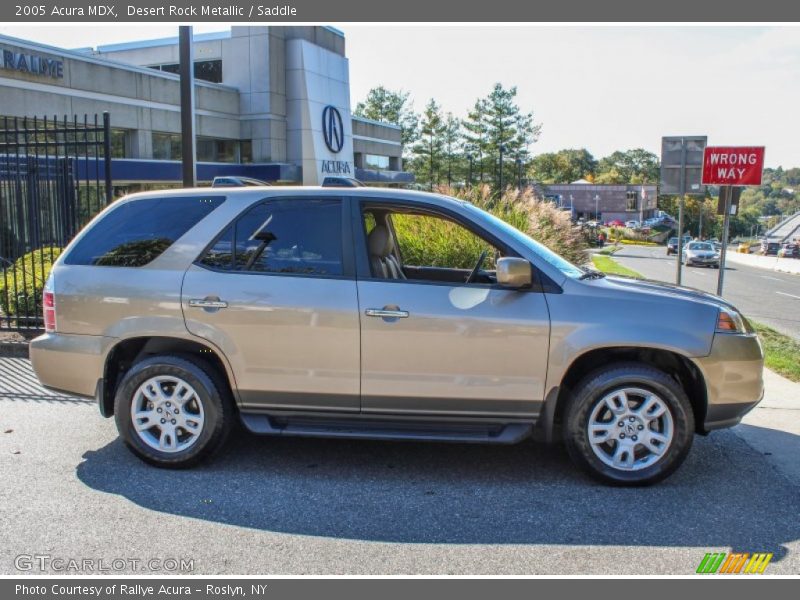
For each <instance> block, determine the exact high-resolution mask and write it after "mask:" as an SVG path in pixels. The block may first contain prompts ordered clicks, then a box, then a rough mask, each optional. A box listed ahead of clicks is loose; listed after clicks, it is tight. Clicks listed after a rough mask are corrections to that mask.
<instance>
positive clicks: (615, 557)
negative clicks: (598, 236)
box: [0, 358, 800, 575]
mask: <svg viewBox="0 0 800 600" xmlns="http://www.w3.org/2000/svg"><path fill="white" fill-rule="evenodd" d="M785 385H787V386H789V387H788V389H789V390H794V389H795V388H794V387H793V386H794V384H789V383H786V384H785ZM779 395H781V396H786V395H791V392H790V393H789V394H779ZM778 400H779V402H787V401H786V400H781V399H778ZM789 402H790V405H789V406H788V408H789V409H791V410H793V411H794V413H795V414H796V410H794V409H795V408H797V407H796V406H795V405H796V404H797V402H796V399H793V400H792V401H789ZM765 403H766V401H765ZM767 404H768V403H767ZM781 406H782V405H781V404H780V403H777V404H775V405H774V407H773V408H769V405H768V406H767V407H765V408H764V409H760V408H759V409H756V411H753V413H751V415H754V414H757V413H758V412H760V411H762V410H763V411H776V412H774V415H775V416H774V417H773V418H774V420H776V421H778V422H779V423H778V425H776V426H778V427H779V426H780V422H786V421H787V420H789V419H787V418H785V417H779V416H778V415H779V414H780V413H778V412H777V411H778V410H779V409H780V408H781ZM748 417H750V415H748ZM794 421H795V422H796V419H794ZM770 427H771V426H769V425H768V426H763V425H761V424H760V423H759V422H758V421H754V422H752V423H751V424H748V425H741V426H739V427H737V428H735V429H733V430H726V431H719V432H716V433H714V434H712V435H710V436H708V437H700V436H698V437H696V438H695V442H694V447H693V449H692V451H691V453H690V455H689V458H688V459H687V461H686V463H685V464H684V465H683V466H682V467H681V469H680V470H679V471H678V472H677V473H676V474H675V475H673V476H672V477H670V478H669V479H668V480H666V481H664V482H662V483H661V484H659V485H657V486H654V487H650V488H643V489H621V488H612V487H605V486H603V485H600V484H598V483H596V482H594V481H592V480H590V479H588V478H586V477H585V476H583V475H582V474H580V473H579V472H577V471H576V470H575V468H574V467H573V466H572V464H571V463H570V462H569V460H568V458H567V456H566V454H565V452H564V450H563V449H562V448H561V447H559V446H556V447H544V446H540V445H536V444H534V443H528V442H526V443H523V444H520V445H516V446H503V447H499V446H480V445H464V444H434V443H427V444H426V443H388V442H373V441H345V440H314V439H301V438H295V439H291V438H285V439H280V438H268V437H256V436H253V435H249V434H246V433H238V434H237V435H235V436H234V439H233V440H232V441H231V443H229V444H228V445H227V446H226V447H225V448H224V449H223V451H222V453H221V454H220V455H219V456H218V457H216V458H215V459H214V460H213V461H212V462H210V463H208V464H205V465H202V466H201V467H199V468H196V469H193V470H188V471H169V470H162V469H155V468H152V467H148V466H146V465H144V464H143V463H142V462H140V461H139V460H137V459H136V458H134V457H133V456H132V455H131V454H130V453H129V452H128V451H127V450H126V449H125V448H124V446H123V445H122V443H121V442H120V441H119V440H118V439H117V434H116V430H115V428H114V423H113V420H106V419H102V418H101V417H100V416H99V415H98V413H97V409H96V407H95V406H94V404H93V403H92V402H91V401H84V400H77V399H73V398H70V397H66V396H56V395H53V394H50V393H48V392H46V391H44V390H42V389H41V388H37V386H36V384H35V382H34V379H33V375H32V373H31V371H30V365H29V363H28V361H27V360H23V359H9V358H5V359H3V358H0V481H2V482H3V484H2V485H1V486H0V506H2V510H1V511H0V535H2V544H0V573H5V574H14V573H16V574H19V571H17V570H16V569H15V558H16V557H18V556H20V555H32V554H39V555H49V556H51V557H54V558H62V559H70V558H73V559H83V558H89V559H94V560H98V559H104V560H105V561H106V564H112V563H111V561H112V560H113V559H124V560H130V559H136V560H150V559H159V560H162V561H163V560H167V559H190V560H194V564H193V567H194V571H193V572H195V573H200V574H230V573H233V574H395V573H399V574H549V573H557V574H576V573H597V574H648V573H673V574H679V575H684V574H691V573H694V571H695V569H696V568H697V565H698V564H699V562H700V561H701V559H702V558H703V556H704V555H705V553H706V552H730V551H732V550H735V551H741V552H764V551H766V552H773V553H774V554H775V558H774V560H773V562H772V563H771V564H770V566H769V568H768V573H771V574H794V575H796V574H798V573H800V520H798V518H797V515H798V512H800V480H798V472H797V469H795V470H794V471H792V469H794V464H795V460H794V459H793V458H791V457H792V456H794V457H796V456H797V452H798V451H800V445H799V444H798V441H799V440H800V430H797V431H796V432H795V433H792V432H788V431H786V430H781V431H776V430H775V429H772V428H770ZM750 439H752V440H753V442H752V443H751V442H750V441H749V440H750ZM787 448H789V449H793V451H791V450H787ZM775 455H780V456H781V457H783V459H784V461H785V462H784V464H783V465H781V464H779V463H776V462H773V460H772V459H773V458H774V456H775ZM786 461H788V462H786ZM129 564H131V563H129ZM139 564H140V565H141V563H139ZM23 566H24V565H23ZM132 571H134V569H133V567H132V566H131V567H127V566H126V568H125V569H123V571H122V572H132ZM33 572H34V573H38V571H33ZM49 572H51V573H53V572H55V571H52V570H51V571H49ZM138 572H140V571H138ZM26 573H30V572H29V571H26ZM140 573H141V572H140Z"/></svg>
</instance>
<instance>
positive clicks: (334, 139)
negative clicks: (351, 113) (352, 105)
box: [322, 105, 344, 154]
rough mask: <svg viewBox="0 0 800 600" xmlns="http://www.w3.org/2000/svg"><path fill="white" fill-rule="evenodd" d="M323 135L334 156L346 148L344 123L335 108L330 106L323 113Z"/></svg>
mask: <svg viewBox="0 0 800 600" xmlns="http://www.w3.org/2000/svg"><path fill="white" fill-rule="evenodd" d="M322 135H323V137H324V138H325V145H326V146H327V147H328V150H330V151H331V152H333V153H334V154H336V153H338V152H340V151H341V149H342V146H344V123H343V122H342V115H341V114H339V111H338V110H337V109H336V107H335V106H331V105H328V106H326V107H325V108H324V110H323V111H322Z"/></svg>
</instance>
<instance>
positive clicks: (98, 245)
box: [64, 196, 225, 267]
mask: <svg viewBox="0 0 800 600" xmlns="http://www.w3.org/2000/svg"><path fill="white" fill-rule="evenodd" d="M224 201H225V196H173V197H165V198H141V199H138V200H132V201H130V202H125V203H122V204H120V205H119V206H117V207H116V208H114V209H113V210H111V211H110V212H108V213H107V214H106V215H105V216H104V217H103V218H102V219H100V221H98V222H97V223H95V224H94V225H93V226H92V228H91V229H90V230H89V231H88V232H86V235H84V236H83V237H82V238H81V239H80V240H79V241H78V243H77V244H75V246H74V247H73V248H72V249H71V250H70V252H69V254H68V255H67V256H66V258H65V260H64V262H65V264H68V265H96V266H108V267H142V266H144V265H146V264H148V263H150V262H152V261H153V260H155V259H156V258H158V257H159V256H161V254H162V253H163V252H164V251H165V250H166V249H167V248H169V247H170V246H171V245H172V244H173V243H175V241H176V240H178V239H179V238H180V237H182V236H183V235H184V234H185V233H186V232H187V231H189V230H190V229H191V228H192V227H194V226H195V225H197V223H199V222H200V221H201V220H202V219H203V218H204V217H206V216H208V215H209V214H210V213H211V211H213V210H214V209H215V208H217V207H218V206H219V205H220V204H222V203H223V202H224Z"/></svg>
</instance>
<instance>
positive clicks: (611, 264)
mask: <svg viewBox="0 0 800 600" xmlns="http://www.w3.org/2000/svg"><path fill="white" fill-rule="evenodd" d="M592 262H593V263H594V266H595V268H596V269H597V270H598V271H602V272H603V273H608V274H609V275H619V276H621V277H634V278H637V279H641V278H642V274H641V273H637V272H636V271H634V270H633V269H629V268H628V267H623V266H622V265H621V264H619V263H618V262H617V261H615V260H614V259H613V258H611V257H610V256H606V255H604V254H595V255H594V256H592Z"/></svg>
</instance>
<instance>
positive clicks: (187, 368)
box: [114, 356, 235, 468]
mask: <svg viewBox="0 0 800 600" xmlns="http://www.w3.org/2000/svg"><path fill="white" fill-rule="evenodd" d="M114 415H115V418H116V424H117V430H118V431H119V434H120V437H121V438H122V440H123V441H124V442H125V444H126V445H127V446H128V448H129V449H130V450H131V451H132V452H133V453H134V454H135V455H136V456H138V457H139V458H141V459H142V460H144V461H145V462H148V463H150V464H152V465H155V466H158V467H171V468H185V467H190V466H192V465H194V464H196V463H197V462H199V461H200V460H202V459H204V458H206V457H207V456H209V455H211V454H212V453H213V452H214V451H216V450H217V449H218V448H219V447H220V446H221V445H222V444H223V442H224V441H225V438H226V437H227V435H228V432H229V431H230V429H231V427H232V424H233V420H234V418H235V415H234V411H233V403H232V401H231V399H230V398H229V394H228V393H227V391H226V387H225V386H224V384H223V382H222V381H221V380H220V378H219V376H218V375H217V374H216V373H215V372H213V371H212V370H211V369H210V368H209V367H207V366H206V365H205V364H203V363H202V362H200V361H198V362H194V361H192V360H189V359H187V358H183V357H179V356H153V357H151V358H147V359H145V360H142V361H140V362H138V363H136V364H135V365H134V366H133V367H131V369H130V370H129V371H128V372H127V373H126V375H125V377H124V378H123V380H122V381H121V382H120V385H119V387H118V388H117V393H116V397H115V404H114Z"/></svg>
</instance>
